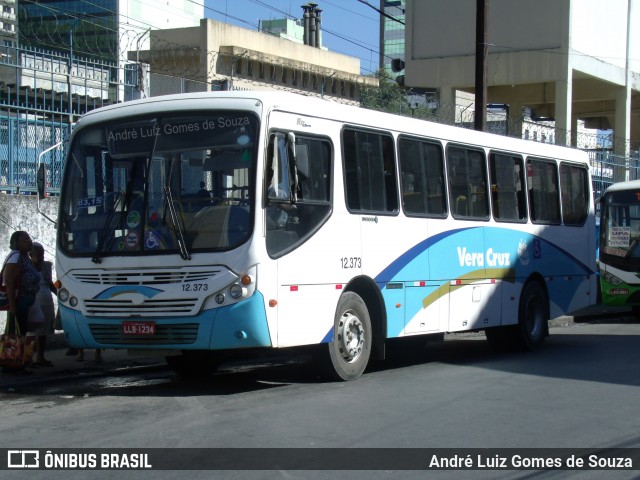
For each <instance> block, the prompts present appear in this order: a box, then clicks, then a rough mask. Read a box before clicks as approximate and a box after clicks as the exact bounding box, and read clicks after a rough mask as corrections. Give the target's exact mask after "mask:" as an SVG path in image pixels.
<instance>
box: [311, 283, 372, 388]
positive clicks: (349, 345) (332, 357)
mask: <svg viewBox="0 0 640 480" xmlns="http://www.w3.org/2000/svg"><path fill="white" fill-rule="evenodd" d="M372 343H373V334H372V331H371V317H370V316H369V310H368V309H367V305H366V304H365V303H364V300H362V298H361V297H360V295H358V294H356V293H354V292H346V293H344V294H343V295H342V297H340V301H339V302H338V308H337V310H336V315H335V319H334V326H333V341H332V342H331V343H329V344H328V346H327V347H326V348H327V350H326V351H325V355H324V357H325V358H324V362H323V363H324V370H325V373H326V374H327V376H329V377H330V378H332V379H334V380H339V381H340V380H346V381H349V380H355V379H356V378H358V377H360V376H361V375H362V374H363V373H364V370H365V369H366V368H367V364H368V363H369V357H370V356H371V345H372Z"/></svg>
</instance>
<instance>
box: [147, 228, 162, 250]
mask: <svg viewBox="0 0 640 480" xmlns="http://www.w3.org/2000/svg"><path fill="white" fill-rule="evenodd" d="M161 246H162V244H161V241H160V236H159V235H158V233H157V232H154V231H152V230H147V231H146V232H144V248H145V249H146V250H155V249H156V248H160V247H161Z"/></svg>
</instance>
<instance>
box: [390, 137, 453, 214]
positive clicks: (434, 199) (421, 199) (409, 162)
mask: <svg viewBox="0 0 640 480" xmlns="http://www.w3.org/2000/svg"><path fill="white" fill-rule="evenodd" d="M398 145H399V157H398V159H399V163H400V172H401V178H402V182H401V187H402V206H403V208H404V211H405V213H406V214H408V215H425V216H436V217H443V216H446V208H447V207H446V202H445V198H444V189H443V185H444V165H443V163H444V158H443V154H442V146H441V145H440V144H437V143H435V142H427V141H424V140H418V139H410V138H403V137H401V138H400V140H399V142H398Z"/></svg>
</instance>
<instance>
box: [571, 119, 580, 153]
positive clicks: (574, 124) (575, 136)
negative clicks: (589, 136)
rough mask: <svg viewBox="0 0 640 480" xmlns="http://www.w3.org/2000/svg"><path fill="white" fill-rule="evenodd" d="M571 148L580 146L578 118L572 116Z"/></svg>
mask: <svg viewBox="0 0 640 480" xmlns="http://www.w3.org/2000/svg"><path fill="white" fill-rule="evenodd" d="M571 146H572V147H577V146H578V116H577V115H574V114H573V113H572V114H571Z"/></svg>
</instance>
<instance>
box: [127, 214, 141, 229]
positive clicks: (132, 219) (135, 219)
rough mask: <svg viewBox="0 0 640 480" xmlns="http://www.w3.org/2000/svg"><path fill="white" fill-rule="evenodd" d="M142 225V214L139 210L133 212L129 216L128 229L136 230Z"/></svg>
mask: <svg viewBox="0 0 640 480" xmlns="http://www.w3.org/2000/svg"><path fill="white" fill-rule="evenodd" d="M138 225H140V212H139V211H137V210H131V211H130V212H129V213H128V214H127V227H129V228H136V227H137V226H138Z"/></svg>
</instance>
